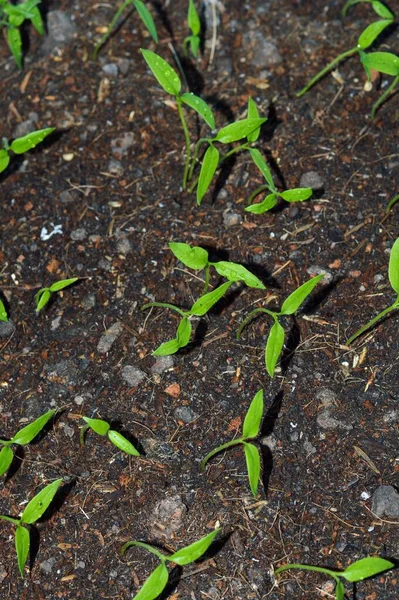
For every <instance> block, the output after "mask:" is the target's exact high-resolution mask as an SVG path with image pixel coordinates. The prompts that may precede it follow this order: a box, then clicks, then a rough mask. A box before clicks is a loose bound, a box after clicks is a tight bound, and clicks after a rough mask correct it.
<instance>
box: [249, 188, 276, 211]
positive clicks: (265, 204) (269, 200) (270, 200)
mask: <svg viewBox="0 0 399 600" xmlns="http://www.w3.org/2000/svg"><path fill="white" fill-rule="evenodd" d="M276 204H277V194H274V193H273V194H268V195H267V196H266V198H264V199H263V200H262V202H258V203H257V204H251V205H250V206H247V207H246V209H245V210H246V211H247V212H250V213H253V214H254V215H263V213H265V212H267V211H268V210H270V209H272V208H273V206H276Z"/></svg>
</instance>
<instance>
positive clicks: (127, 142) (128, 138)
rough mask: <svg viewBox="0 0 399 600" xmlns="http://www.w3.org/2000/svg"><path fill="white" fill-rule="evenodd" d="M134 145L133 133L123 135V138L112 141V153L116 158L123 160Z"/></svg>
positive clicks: (128, 132)
mask: <svg viewBox="0 0 399 600" xmlns="http://www.w3.org/2000/svg"><path fill="white" fill-rule="evenodd" d="M133 144H134V136H133V133H132V132H131V131H126V132H125V133H122V135H121V136H119V137H117V138H114V139H113V140H111V152H112V155H113V156H114V158H116V159H118V160H121V158H123V157H124V156H125V155H126V154H127V151H128V150H129V148H131V147H132V146H133Z"/></svg>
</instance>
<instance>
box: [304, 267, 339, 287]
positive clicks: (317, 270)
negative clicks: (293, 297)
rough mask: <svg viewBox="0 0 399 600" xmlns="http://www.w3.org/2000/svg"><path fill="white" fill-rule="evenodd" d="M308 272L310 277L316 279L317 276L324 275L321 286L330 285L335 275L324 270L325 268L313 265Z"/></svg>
mask: <svg viewBox="0 0 399 600" xmlns="http://www.w3.org/2000/svg"><path fill="white" fill-rule="evenodd" d="M306 272H307V273H309V275H312V276H313V277H315V276H316V275H321V274H323V275H324V277H323V279H322V280H321V281H320V282H319V283H321V284H323V283H324V284H326V283H330V282H331V281H332V278H333V275H332V273H331V272H330V271H327V270H326V269H323V267H319V265H311V266H310V267H308V268H307V269H306Z"/></svg>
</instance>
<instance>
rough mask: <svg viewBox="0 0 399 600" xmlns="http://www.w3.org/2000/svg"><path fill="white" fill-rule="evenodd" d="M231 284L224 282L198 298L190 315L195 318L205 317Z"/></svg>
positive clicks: (230, 282)
mask: <svg viewBox="0 0 399 600" xmlns="http://www.w3.org/2000/svg"><path fill="white" fill-rule="evenodd" d="M232 284H233V282H232V281H226V283H222V285H220V286H219V287H217V288H215V289H214V290H212V292H209V293H208V294H205V295H204V296H201V298H198V300H197V301H196V302H194V304H193V305H192V307H191V308H190V314H191V315H196V316H197V317H202V316H203V315H205V314H206V313H207V312H208V311H209V310H210V309H211V308H212V306H214V305H215V304H216V302H219V300H220V299H221V298H222V296H224V294H225V293H226V292H227V290H228V289H229V287H230V286H231V285H232Z"/></svg>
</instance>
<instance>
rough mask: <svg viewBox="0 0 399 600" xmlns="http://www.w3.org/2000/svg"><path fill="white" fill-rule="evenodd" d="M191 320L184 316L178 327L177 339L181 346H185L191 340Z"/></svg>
mask: <svg viewBox="0 0 399 600" xmlns="http://www.w3.org/2000/svg"><path fill="white" fill-rule="evenodd" d="M191 329H192V328H191V321H190V319H188V318H187V317H183V319H182V320H181V321H180V323H179V327H178V328H177V335H176V339H177V342H178V344H179V348H184V347H185V346H187V344H188V343H189V341H190V337H191Z"/></svg>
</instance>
